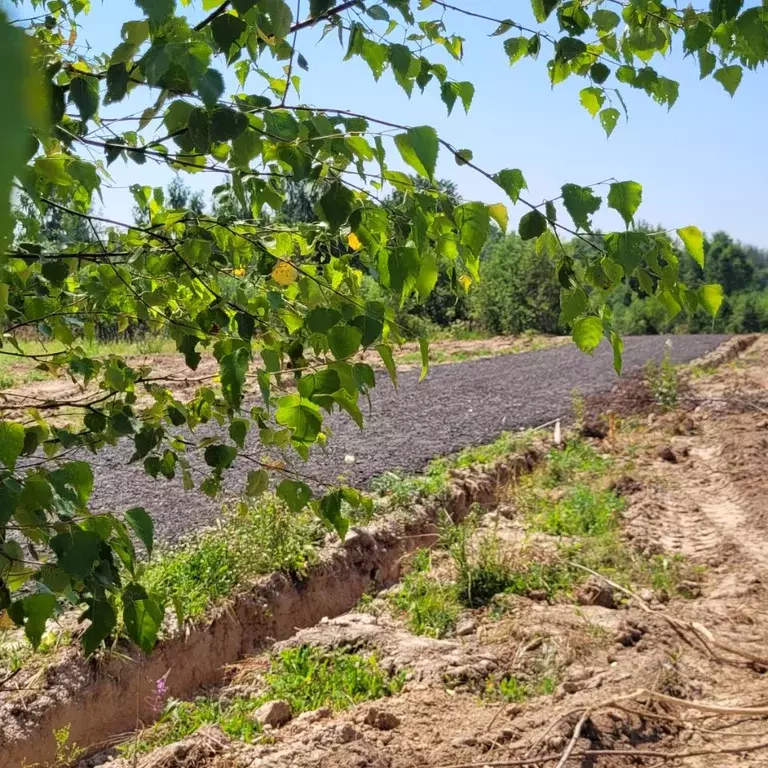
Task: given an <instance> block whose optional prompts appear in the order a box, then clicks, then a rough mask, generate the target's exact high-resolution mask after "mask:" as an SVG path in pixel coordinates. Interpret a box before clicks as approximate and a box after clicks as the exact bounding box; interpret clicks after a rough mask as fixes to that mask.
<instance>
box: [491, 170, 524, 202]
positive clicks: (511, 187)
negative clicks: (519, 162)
mask: <svg viewBox="0 0 768 768" xmlns="http://www.w3.org/2000/svg"><path fill="white" fill-rule="evenodd" d="M493 180H494V181H495V182H496V183H497V184H498V185H499V186H500V187H501V188H502V189H503V190H504V191H505V192H506V193H507V194H508V195H509V197H510V199H511V200H512V202H513V203H516V202H517V201H518V200H519V199H520V193H521V192H522V191H523V190H524V189H528V184H527V183H526V181H525V177H524V176H523V172H522V171H521V170H519V169H518V168H506V169H504V170H503V171H499V172H498V173H497V174H496V175H495V176H494V177H493Z"/></svg>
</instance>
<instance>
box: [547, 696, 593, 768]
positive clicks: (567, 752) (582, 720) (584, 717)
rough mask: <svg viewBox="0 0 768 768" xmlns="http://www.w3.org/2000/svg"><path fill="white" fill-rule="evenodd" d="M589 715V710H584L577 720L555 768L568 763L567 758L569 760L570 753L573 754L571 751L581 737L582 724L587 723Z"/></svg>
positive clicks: (561, 767)
mask: <svg viewBox="0 0 768 768" xmlns="http://www.w3.org/2000/svg"><path fill="white" fill-rule="evenodd" d="M589 714H590V710H589V709H585V710H584V713H583V714H582V716H581V717H580V718H579V722H578V723H576V727H575V728H574V729H573V736H571V740H570V741H569V742H568V746H567V747H566V748H565V752H563V756H562V757H561V758H560V761H559V762H558V764H557V766H555V768H563V766H564V765H565V764H566V763H567V762H568V758H570V756H571V752H573V749H574V747H575V746H576V742H577V741H578V740H579V736H581V729H582V728H583V727H584V723H586V722H587V719H588V718H589Z"/></svg>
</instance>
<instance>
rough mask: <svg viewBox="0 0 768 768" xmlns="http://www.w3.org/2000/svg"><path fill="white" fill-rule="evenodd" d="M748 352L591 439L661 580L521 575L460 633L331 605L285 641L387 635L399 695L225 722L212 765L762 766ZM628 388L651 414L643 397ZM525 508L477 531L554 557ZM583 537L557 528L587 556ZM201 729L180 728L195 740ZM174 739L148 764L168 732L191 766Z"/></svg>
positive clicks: (761, 593)
mask: <svg viewBox="0 0 768 768" xmlns="http://www.w3.org/2000/svg"><path fill="white" fill-rule="evenodd" d="M736 361H737V362H739V363H740V365H739V366H736V365H731V366H730V367H728V368H723V369H721V370H719V371H718V372H717V374H715V375H714V376H712V377H700V378H695V379H691V381H690V383H689V386H690V391H691V392H692V393H693V396H695V398H696V400H697V403H698V404H697V405H696V406H694V407H693V408H692V409H691V408H689V406H688V405H687V404H686V405H685V406H684V407H682V408H678V409H676V410H673V411H671V412H670V413H668V414H664V415H658V414H654V416H653V418H651V419H642V420H638V419H634V420H628V419H621V418H619V419H618V421H617V423H615V424H614V428H613V429H612V430H611V433H610V434H608V433H607V432H606V434H605V435H604V436H603V438H602V439H600V438H594V440H595V443H594V445H595V446H596V448H597V449H599V455H600V456H603V455H604V456H608V457H610V458H611V460H612V461H613V467H614V471H613V476H612V477H610V478H607V479H605V478H603V481H604V482H607V483H609V485H608V487H609V488H610V489H611V490H612V491H613V492H614V493H616V494H618V495H620V497H621V498H622V499H623V508H622V509H621V511H620V513H619V525H620V531H619V535H620V537H621V540H622V542H623V544H624V546H625V547H627V548H628V551H631V552H632V553H633V555H632V556H633V557H634V558H637V563H639V564H640V566H638V567H641V569H642V568H645V569H646V571H644V572H643V573H645V576H646V581H645V586H637V585H634V584H631V583H630V584H628V583H627V581H626V578H624V576H623V574H622V572H621V563H620V562H615V563H614V562H613V561H611V560H610V559H608V560H603V561H601V562H602V563H603V565H602V566H601V570H600V571H594V569H592V572H590V573H585V574H584V578H583V579H581V580H579V582H578V584H576V585H574V587H573V589H572V590H571V591H570V592H569V591H568V589H564V590H563V591H561V592H558V593H555V592H553V591H551V590H550V592H548V593H547V594H546V599H541V596H536V595H530V594H527V593H526V592H525V590H520V591H519V592H518V593H517V594H516V593H515V590H512V591H510V590H507V591H506V592H505V593H504V594H501V595H497V596H495V597H493V598H492V599H490V600H488V602H486V603H485V604H484V605H482V606H479V607H473V608H466V607H465V608H463V609H462V610H461V613H460V615H459V616H458V618H457V619H456V621H455V622H453V624H452V625H451V626H452V629H450V630H449V631H448V632H447V635H446V637H444V638H443V639H435V638H432V637H424V636H417V635H415V634H414V633H413V631H411V630H410V629H409V628H408V626H407V625H406V622H405V618H404V616H402V615H401V614H400V613H398V612H397V611H393V610H390V609H388V607H387V606H389V605H390V604H391V600H390V598H389V595H390V594H392V593H390V592H387V593H386V594H385V595H383V596H381V597H379V598H376V599H374V600H373V602H375V603H376V605H377V612H376V614H375V615H371V614H370V613H360V612H359V611H357V612H354V613H350V614H346V615H344V616H341V617H338V618H335V619H329V620H324V621H322V622H320V623H319V624H318V625H316V626H314V627H311V628H309V629H305V630H302V631H301V632H299V633H297V634H296V635H295V636H294V637H292V638H291V639H289V640H287V641H285V642H284V643H283V644H281V645H280V646H278V647H277V648H276V649H275V650H278V651H279V650H281V649H283V650H284V649H287V648H296V647H299V646H303V645H312V646H316V647H319V648H326V649H329V650H335V651H338V650H339V649H348V650H349V651H357V652H365V653H373V654H375V655H376V658H377V659H378V663H379V664H380V665H382V667H383V668H385V669H389V670H391V671H398V672H401V673H405V675H406V682H405V685H404V687H403V688H402V690H401V691H400V692H399V693H397V694H395V695H392V696H389V697H387V698H381V699H378V700H376V701H366V702H364V703H359V704H357V705H355V706H351V707H349V708H348V709H346V710H343V709H342V710H337V711H333V712H332V711H329V710H317V711H315V712H311V713H305V714H300V715H298V716H295V717H294V718H293V719H292V720H291V721H290V722H289V723H288V724H286V725H285V726H283V727H281V728H274V729H269V730H267V731H266V732H264V731H262V732H261V733H260V734H259V735H258V736H257V737H256V738H255V739H254V740H253V743H242V742H239V741H237V740H234V739H233V740H228V741H226V742H224V747H223V749H222V750H221V751H220V752H217V753H216V754H212V755H210V756H208V755H205V754H203V753H200V754H201V755H202V756H201V757H200V758H199V759H200V760H201V761H202V762H195V763H194V766H195V768H198V766H199V768H221V767H222V766H224V765H226V766H227V768H299V766H301V768H305V767H306V768H331V766H333V767H334V768H337V767H338V766H342V767H344V768H414V766H415V767H416V768H421V766H424V768H427V766H429V768H435V767H437V768H442V767H443V766H457V765H461V766H478V768H479V766H483V765H489V764H497V765H510V766H512V765H526V764H530V765H538V764H541V765H558V764H559V765H560V766H562V765H565V764H568V765H577V764H578V765H582V766H590V767H594V768H601V767H602V766H607V767H608V768H629V767H630V766H652V765H657V764H662V765H677V764H681V765H686V766H692V767H693V768H712V766H717V768H736V766H738V767H739V768H745V767H747V768H759V767H760V766H765V765H766V764H767V761H768V708H766V707H765V674H766V671H768V658H766V657H768V652H766V650H765V649H766V647H768V614H766V612H765V610H764V606H765V599H766V588H765V584H766V583H768V531H766V526H767V525H768V520H766V519H765V517H764V515H765V511H764V509H763V506H764V504H762V505H761V503H760V502H761V500H762V499H765V498H767V497H768V475H766V473H765V472H764V471H763V465H764V463H765V449H766V447H768V443H766V438H767V437H768V419H765V418H763V416H762V415H760V414H759V412H758V411H756V410H755V409H754V408H752V410H751V411H747V410H745V409H742V410H741V411H737V412H733V411H732V410H729V409H723V408H722V407H721V406H720V403H721V401H720V400H718V399H716V397H715V396H712V395H711V390H709V389H708V382H709V381H710V380H712V379H714V380H715V383H716V385H717V388H718V389H717V391H718V392H722V391H728V392H729V393H730V395H729V396H730V397H732V398H740V399H742V400H744V401H746V402H748V403H750V404H752V405H755V404H756V403H757V402H761V398H763V397H766V396H768V339H762V338H761V339H760V340H758V342H757V343H756V344H755V346H754V347H753V348H752V350H751V351H750V354H749V356H746V355H744V356H742V357H740V358H736ZM761 382H764V383H762V384H761ZM633 388H634V389H633ZM633 391H634V393H635V394H638V392H639V394H638V399H639V407H640V408H641V409H642V408H644V407H645V405H648V399H647V395H646V394H645V393H643V392H642V391H640V390H639V389H638V385H637V383H636V382H635V383H633V384H630V385H627V387H626V388H625V389H624V390H623V391H622V392H620V393H619V396H618V397H619V399H618V401H605V402H604V403H603V405H602V407H604V408H606V409H609V410H611V411H612V412H613V413H614V414H621V413H624V412H625V411H623V410H622V408H623V407H624V406H623V405H622V402H624V398H625V396H629V400H630V401H631V399H632V397H631V394H632V392H633ZM689 402H690V401H689ZM629 406H631V409H630V407H629ZM629 406H627V410H626V412H627V413H632V414H633V415H635V416H636V414H637V413H638V409H637V407H636V406H638V403H631V402H630V404H629ZM761 407H762V406H761ZM660 446H663V448H664V450H663V451H659V447H660ZM670 456H674V457H675V460H674V461H672V460H671V458H670ZM561 463H562V462H561ZM567 482H571V481H570V480H568V481H567ZM580 482H581V481H580ZM565 492H567V489H566V491H565ZM562 493H563V491H560V490H558V489H555V490H554V491H552V492H551V494H550V495H551V496H552V497H553V498H561V497H562V496H558V494H562ZM587 511H588V510H587ZM522 515H523V513H522V511H521V509H520V508H519V506H518V505H517V503H516V501H515V497H514V495H512V496H511V498H510V500H507V501H505V502H504V503H502V504H500V505H498V508H496V509H492V510H488V511H486V515H485V521H484V522H483V523H481V525H480V526H479V527H478V529H477V530H478V533H477V534H476V535H480V534H481V533H483V532H485V533H487V532H488V531H495V532H496V533H497V534H498V539H497V541H498V542H500V543H499V544H498V546H500V547H502V548H506V551H507V553H508V555H509V557H511V558H512V559H513V560H515V558H519V557H520V556H521V553H525V552H529V557H530V558H531V559H530V560H529V563H531V568H534V567H543V566H544V565H545V564H548V565H551V564H552V563H551V562H550V561H547V560H546V558H545V557H544V556H543V555H542V554H541V552H544V551H546V547H544V549H543V550H541V551H539V550H537V549H536V548H532V549H530V548H528V549H527V547H528V543H529V542H528V538H529V537H528V535H527V533H526V530H525V527H524V526H523V525H522V522H523V520H522ZM549 538H557V537H551V536H550V537H549ZM574 542H575V539H574V538H573V537H568V536H561V537H559V541H558V542H555V543H556V545H557V546H558V547H559V548H560V549H559V550H558V551H567V552H570V553H571V554H570V555H569V557H571V558H572V559H573V560H574V561H575V562H576V563H577V566H578V559H579V550H578V549H575V550H574V549H573V548H572V545H573V544H574ZM563 547H565V548H566V549H565V550H562V548H563ZM568 547H571V549H570V550H569V549H567V548H568ZM471 551H472V550H471V549H470V552H471ZM515 562H517V561H516V560H515ZM537 563H538V565H536V564H537ZM577 566H571V567H577ZM431 568H432V571H430V572H425V574H426V575H425V577H429V578H434V579H438V581H439V582H440V583H442V584H448V583H450V579H453V578H456V567H455V566H450V567H448V566H447V565H446V560H445V556H442V557H441V556H438V555H437V554H434V555H433V557H432V566H431ZM451 568H453V569H454V570H451ZM586 570H590V569H589V568H587V569H586ZM557 573H560V572H556V571H551V572H549V571H547V572H546V577H545V578H554V577H555V575H556V574H557ZM633 573H635V572H633ZM691 575H693V576H691ZM694 577H695V578H694ZM632 578H636V577H635V576H633V577H632ZM638 578H639V577H638ZM689 578H691V581H690V582H688V581H687V579H689ZM673 583H674V584H675V587H676V588H675V589H671V587H670V585H671V584H673ZM395 589H397V587H395ZM537 597H538V598H539V599H536V598H537ZM532 598H533V599H532ZM379 609H380V610H379ZM256 668H258V664H256ZM309 684H311V683H309ZM201 733H203V732H202V731H199V732H198V735H197V736H192V737H190V739H187V740H185V741H182V742H181V744H182V745H188V744H195V743H198V742H195V739H198V740H199V739H200V734H201ZM162 749H164V750H166V752H162V759H164V760H165V759H166V755H168V754H173V753H174V749H178V750H179V755H180V756H179V757H178V759H177V758H173V759H175V760H176V762H170V763H165V762H160V763H153V762H146V761H148V760H150V759H152V758H153V757H157V756H158V755H160V753H161V751H162V750H158V751H156V752H155V753H153V755H150V756H148V757H145V758H143V760H144V762H141V761H140V762H139V766H140V768H188V766H189V765H192V764H191V763H187V762H184V760H187V759H188V758H187V756H186V755H188V754H192V752H191V749H192V748H191V747H190V748H189V751H187V752H184V750H186V749H188V747H187V746H184V747H183V748H182V747H179V746H178V745H177V746H176V747H172V748H171V747H163V748H162ZM158 759H159V758H158ZM194 759H195V760H198V757H197V756H195V758H194ZM526 761H528V762H526ZM654 761H655V762H654ZM118 765H119V766H120V768H129V766H130V764H123V763H118Z"/></svg>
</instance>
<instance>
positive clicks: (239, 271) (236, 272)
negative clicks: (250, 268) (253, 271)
mask: <svg viewBox="0 0 768 768" xmlns="http://www.w3.org/2000/svg"><path fill="white" fill-rule="evenodd" d="M232 274H233V275H234V276H235V277H242V276H243V275H244V274H245V270H244V269H243V268H242V267H237V268H235V269H233V270H232Z"/></svg>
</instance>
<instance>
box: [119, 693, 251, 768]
mask: <svg viewBox="0 0 768 768" xmlns="http://www.w3.org/2000/svg"><path fill="white" fill-rule="evenodd" d="M261 703H263V702H262V701H261V700H260V699H246V698H242V697H238V698H235V699H230V700H227V701H219V700H215V699H206V698H204V697H200V698H197V699H195V700H194V701H180V700H178V699H171V700H170V701H169V702H168V704H167V706H166V707H165V709H164V711H163V714H162V715H161V717H160V719H159V720H158V721H157V722H156V723H155V724H154V725H153V726H152V727H151V728H149V729H146V730H144V731H141V732H140V733H139V734H138V736H137V738H136V739H135V740H133V741H131V742H129V743H126V744H124V745H122V746H121V747H118V751H119V752H120V754H121V755H123V756H124V757H127V758H131V757H135V756H137V755H143V754H146V753H147V752H151V751H152V750H154V749H157V748H158V747H162V746H164V745H166V744H173V743H174V742H176V741H180V740H181V739H183V738H186V737H187V736H189V735H191V734H193V733H194V732H195V731H196V730H198V728H202V727H203V726H204V725H216V726H218V727H219V728H221V730H222V731H224V733H226V734H227V736H229V737H230V738H231V739H237V740H238V741H244V742H246V743H247V744H251V743H253V742H254V741H255V739H256V737H257V736H258V735H259V734H260V733H261V726H260V725H259V723H257V722H256V721H255V720H252V719H251V718H250V714H251V713H252V712H253V711H254V710H256V709H257V708H258V707H259V706H260V704H261Z"/></svg>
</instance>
